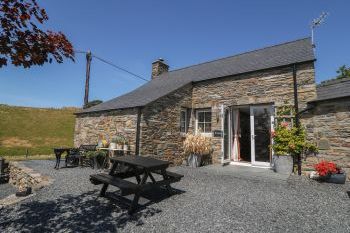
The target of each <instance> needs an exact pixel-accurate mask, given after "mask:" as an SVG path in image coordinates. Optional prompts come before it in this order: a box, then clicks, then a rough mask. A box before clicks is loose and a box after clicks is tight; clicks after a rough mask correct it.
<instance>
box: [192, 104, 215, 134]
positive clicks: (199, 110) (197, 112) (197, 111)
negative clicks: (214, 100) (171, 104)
mask: <svg viewBox="0 0 350 233" xmlns="http://www.w3.org/2000/svg"><path fill="white" fill-rule="evenodd" d="M202 112H210V113H211V119H210V126H211V127H210V128H211V131H210V132H203V133H200V134H202V135H204V136H212V132H213V130H212V118H213V112H212V111H211V109H209V108H208V109H197V110H196V127H195V128H196V134H198V133H199V132H198V118H199V117H198V114H199V113H202ZM203 123H206V122H203Z"/></svg>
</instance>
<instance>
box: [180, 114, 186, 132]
mask: <svg viewBox="0 0 350 233" xmlns="http://www.w3.org/2000/svg"><path fill="white" fill-rule="evenodd" d="M182 112H185V132H181V116H182V115H181V114H182ZM180 133H183V134H186V133H187V109H181V110H180Z"/></svg>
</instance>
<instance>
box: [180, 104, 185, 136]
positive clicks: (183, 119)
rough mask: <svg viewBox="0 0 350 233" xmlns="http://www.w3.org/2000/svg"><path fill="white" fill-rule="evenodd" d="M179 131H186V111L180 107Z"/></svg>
mask: <svg viewBox="0 0 350 233" xmlns="http://www.w3.org/2000/svg"><path fill="white" fill-rule="evenodd" d="M180 132H181V133H186V132H187V111H186V109H182V110H181V113H180Z"/></svg>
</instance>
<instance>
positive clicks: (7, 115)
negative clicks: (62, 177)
mask: <svg viewBox="0 0 350 233" xmlns="http://www.w3.org/2000/svg"><path fill="white" fill-rule="evenodd" d="M77 111H78V109H77V108H62V109H53V108H28V107H13V106H8V105H0V119H1V120H0V155H3V156H13V155H25V154H26V149H28V151H29V155H49V154H53V149H52V148H54V147H73V135H74V124H75V116H74V114H73V113H74V112H77Z"/></svg>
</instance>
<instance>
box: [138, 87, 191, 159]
mask: <svg viewBox="0 0 350 233" xmlns="http://www.w3.org/2000/svg"><path fill="white" fill-rule="evenodd" d="M191 96H192V85H187V86H185V87H183V88H181V89H179V90H176V91H174V92H173V93H171V94H169V95H167V96H164V97H162V98H160V99H158V100H156V101H155V102H153V103H151V104H149V105H147V106H145V107H144V108H143V109H142V118H141V136H140V137H141V145H140V147H141V150H140V151H141V155H151V156H153V157H155V158H159V159H163V160H169V161H172V162H173V163H174V164H181V163H182V161H183V159H184V155H183V150H182V144H183V141H184V138H185V137H184V136H185V135H184V134H182V133H180V111H181V109H182V108H191Z"/></svg>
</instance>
